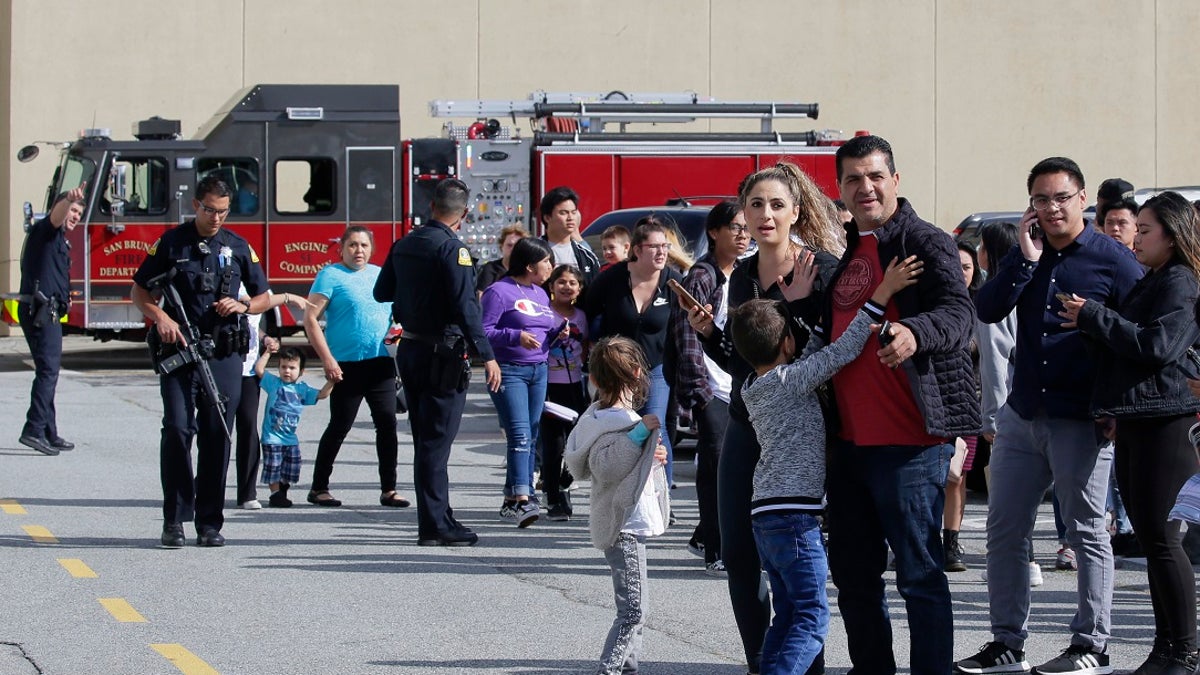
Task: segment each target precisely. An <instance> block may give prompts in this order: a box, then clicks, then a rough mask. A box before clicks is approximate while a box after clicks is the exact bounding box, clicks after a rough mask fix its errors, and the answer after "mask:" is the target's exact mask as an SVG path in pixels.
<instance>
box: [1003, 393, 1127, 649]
mask: <svg viewBox="0 0 1200 675" xmlns="http://www.w3.org/2000/svg"><path fill="white" fill-rule="evenodd" d="M1112 447H1113V446H1112V444H1105V445H1104V446H1100V445H1099V444H1097V442H1096V431H1095V424H1094V423H1093V422H1091V421H1089V420H1072V419H1063V418H1048V417H1045V416H1038V417H1035V418H1033V419H1032V420H1026V419H1022V418H1021V417H1020V416H1019V415H1017V414H1016V413H1015V412H1014V411H1013V410H1012V409H1011V408H1010V407H1008V406H1005V407H1004V408H1002V409H1001V410H1000V412H999V414H997V415H996V442H995V444H994V445H993V446H992V457H991V464H990V466H991V475H992V480H991V487H990V491H989V494H990V498H989V502H988V520H987V574H988V602H989V604H990V606H991V621H992V635H993V636H995V640H996V641H998V642H1002V643H1004V644H1005V645H1007V646H1008V647H1009V648H1011V649H1024V644H1025V640H1026V638H1027V637H1028V636H1029V632H1028V630H1027V627H1028V626H1027V624H1028V620H1029V596H1030V588H1029V560H1030V554H1031V551H1030V550H1029V546H1030V539H1029V536H1030V534H1031V533H1032V532H1033V527H1034V522H1035V520H1036V518H1037V509H1038V505H1039V504H1041V502H1042V497H1043V495H1044V494H1045V491H1046V488H1047V487H1049V486H1050V484H1051V482H1053V484H1054V494H1055V496H1056V497H1058V504H1059V507H1060V510H1061V513H1062V519H1063V522H1064V523H1065V524H1066V527H1067V531H1066V539H1067V543H1068V544H1070V546H1071V547H1072V548H1074V549H1075V554H1076V556H1077V561H1078V564H1079V573H1078V577H1077V583H1078V595H1079V606H1078V608H1077V609H1076V611H1075V616H1074V617H1073V618H1072V619H1071V633H1072V636H1071V644H1075V645H1081V646H1085V647H1089V648H1091V649H1093V650H1097V651H1098V650H1102V649H1104V646H1105V644H1106V643H1107V642H1108V637H1109V614H1110V613H1111V610H1112V594H1113V556H1112V547H1111V545H1110V544H1109V537H1108V531H1107V530H1106V529H1105V526H1104V515H1105V513H1104V507H1105V499H1106V497H1107V495H1108V480H1109V474H1110V473H1111V472H1112V459H1113V450H1112Z"/></svg>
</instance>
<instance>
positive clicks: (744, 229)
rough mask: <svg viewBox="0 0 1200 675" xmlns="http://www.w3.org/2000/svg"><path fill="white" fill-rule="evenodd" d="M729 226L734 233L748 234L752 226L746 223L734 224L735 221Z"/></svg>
mask: <svg viewBox="0 0 1200 675" xmlns="http://www.w3.org/2000/svg"><path fill="white" fill-rule="evenodd" d="M727 227H728V228H729V231H730V232H732V233H734V234H746V233H747V232H749V231H750V228H749V227H748V226H746V225H734V224H733V223H730V224H729V225H728V226H727Z"/></svg>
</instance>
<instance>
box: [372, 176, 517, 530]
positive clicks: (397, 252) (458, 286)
mask: <svg viewBox="0 0 1200 675" xmlns="http://www.w3.org/2000/svg"><path fill="white" fill-rule="evenodd" d="M469 196H470V190H469V189H468V188H467V186H466V185H465V184H464V183H463V182H462V181H460V180H457V179H454V178H448V179H446V180H443V181H442V182H440V183H438V185H437V187H436V188H434V193H433V205H432V207H433V208H432V211H433V219H432V220H431V221H430V222H429V223H428V224H427V225H425V226H423V227H421V228H419V229H417V230H415V231H413V232H411V233H410V234H408V235H407V236H405V237H404V238H403V239H400V240H399V241H397V242H396V243H395V244H393V245H392V250H391V251H390V252H389V253H388V258H387V260H386V261H385V262H384V263H383V268H382V269H381V270H380V272H379V278H378V279H377V280H376V282H375V290H374V295H375V299H376V300H377V301H379V302H391V303H392V318H393V319H395V320H396V321H398V322H399V323H400V325H401V326H403V327H404V333H403V335H402V336H401V339H400V343H399V344H398V345H396V365H397V366H398V370H399V371H400V380H401V381H402V382H403V383H404V396H405V399H406V400H407V401H408V423H409V426H410V427H411V428H412V436H413V445H414V446H415V455H414V457H413V475H414V479H413V482H414V484H415V487H416V491H417V543H418V544H420V545H421V546H472V545H474V544H475V542H476V541H478V540H479V537H478V535H476V534H475V533H474V532H472V531H471V529H470V528H468V527H466V526H464V525H463V524H462V523H459V522H458V521H457V520H455V519H454V510H453V509H451V508H450V478H449V474H448V471H447V464H448V462H449V460H450V446H451V445H452V444H453V443H454V437H455V436H457V435H458V426H459V423H460V422H461V421H462V413H463V406H464V405H465V404H466V399H467V383H468V372H469V370H468V369H469V368H470V363H469V362H468V361H467V360H466V359H467V355H468V353H473V354H476V355H478V356H479V357H480V358H481V359H483V360H484V368H485V370H486V373H487V384H488V388H489V389H491V390H492V391H498V390H499V389H500V366H499V364H497V363H496V357H495V356H493V355H492V347H491V344H490V343H489V342H488V340H487V336H486V335H484V333H483V322H482V316H481V310H480V308H479V302H478V301H477V300H476V299H475V265H474V262H473V261H472V260H471V253H470V251H468V250H467V247H466V246H465V245H463V243H462V241H461V240H459V238H458V234H457V232H458V228H459V226H460V225H461V224H462V219H463V216H465V215H466V214H467V200H468V197H469Z"/></svg>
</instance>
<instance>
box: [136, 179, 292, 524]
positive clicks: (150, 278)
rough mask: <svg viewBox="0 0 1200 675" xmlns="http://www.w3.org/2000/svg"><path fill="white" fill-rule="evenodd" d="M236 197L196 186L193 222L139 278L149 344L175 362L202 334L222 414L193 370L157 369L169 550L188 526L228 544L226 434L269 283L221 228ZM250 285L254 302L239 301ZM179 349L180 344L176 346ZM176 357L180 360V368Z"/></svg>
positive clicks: (250, 254)
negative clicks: (167, 298) (170, 294)
mask: <svg viewBox="0 0 1200 675" xmlns="http://www.w3.org/2000/svg"><path fill="white" fill-rule="evenodd" d="M232 197H233V190H232V188H230V187H229V185H228V184H227V183H225V182H224V181H222V180H220V179H218V178H215V177H209V178H205V179H203V180H201V181H200V183H199V184H198V185H197V186H196V193H195V197H194V198H193V199H192V208H193V209H194V210H195V212H196V215H195V217H194V218H193V219H191V220H189V221H187V222H185V223H183V224H181V225H179V226H178V227H175V228H173V229H171V230H168V231H167V232H166V233H164V234H163V235H162V237H160V238H159V240H158V241H156V242H155V243H154V244H153V245H152V246H151V247H150V250H149V252H148V254H147V256H146V259H145V260H144V261H142V264H141V266H140V267H139V268H138V271H137V273H136V274H134V276H133V281H134V284H133V290H132V292H131V298H132V300H133V304H134V306H136V307H137V308H138V309H139V310H140V311H141V312H142V314H144V315H145V316H146V318H147V319H149V320H150V321H151V323H152V324H153V325H152V326H151V327H150V335H149V336H148V341H149V342H150V344H151V347H152V350H153V351H154V352H155V354H156V356H155V358H156V359H157V360H158V361H159V362H160V363H163V364H167V363H172V362H173V361H172V358H173V357H175V356H177V355H178V353H179V348H178V346H184V345H186V344H187V343H188V342H190V341H191V340H192V336H190V335H188V334H187V332H186V330H185V328H184V327H183V324H184V323H185V322H186V323H188V324H191V326H193V327H194V328H195V329H196V331H198V333H199V334H200V335H201V338H202V339H201V341H200V342H199V343H198V346H199V347H200V352H201V353H202V356H206V357H207V360H208V365H209V368H210V369H211V371H212V376H213V380H214V381H215V383H216V388H217V391H218V392H219V393H220V394H221V396H222V398H223V399H224V405H225V414H224V417H222V416H221V414H220V413H219V412H218V410H217V406H216V405H214V403H213V402H212V401H210V400H208V398H207V395H205V394H204V393H203V391H204V388H203V386H202V383H201V379H200V377H201V375H200V373H199V371H198V368H197V365H196V364H195V363H184V364H182V365H179V366H178V367H175V368H173V369H170V368H169V367H161V366H160V367H159V368H158V370H159V372H160V373H163V371H167V372H165V373H164V374H160V376H159V381H160V389H161V391H162V398H163V430H162V440H161V442H160V447H159V452H160V461H161V463H162V468H161V477H162V489H163V530H162V538H161V542H162V545H163V547H164V548H181V547H182V546H183V545H184V544H185V543H187V539H186V537H185V536H184V532H183V523H184V521H187V520H194V521H195V524H196V534H197V541H196V543H197V544H198V545H200V546H223V545H224V544H225V537H224V536H223V535H222V534H221V527H222V525H223V524H224V521H225V519H224V513H223V508H224V504H225V474H226V470H227V469H228V467H229V428H230V425H231V424H232V423H233V417H234V412H235V411H236V410H237V407H238V401H239V399H240V398H241V391H242V361H243V357H244V356H245V355H246V352H247V351H248V348H249V335H250V333H249V326H248V324H247V322H246V319H245V318H244V317H243V316H242V315H244V314H261V313H262V312H264V311H266V309H267V308H268V306H269V303H270V298H269V296H268V294H267V278H266V275H265V274H263V270H262V267H261V266H260V265H259V264H258V256H257V255H256V254H255V253H254V251H253V249H251V248H250V245H249V244H248V243H246V240H245V239H243V238H241V237H240V236H238V235H237V234H234V233H233V232H230V231H229V230H226V229H224V228H223V227H222V225H223V224H224V222H225V217H226V216H228V215H229V203H230V200H231V199H232ZM242 284H244V285H245V287H246V290H247V292H248V293H249V294H250V296H251V299H250V302H248V303H243V302H242V301H241V300H239V299H238V288H239V286H240V285H242ZM167 285H170V286H171V287H173V288H174V289H175V291H176V292H178V295H179V298H180V300H181V302H182V305H183V310H182V311H183V315H182V316H181V315H180V314H179V310H178V309H176V308H175V307H174V306H173V304H172V303H170V302H166V303H164V304H163V306H161V307H160V306H159V305H158V302H157V298H158V297H161V296H162V295H163V292H164V289H166V286H167ZM177 345H178V346H177ZM178 361H179V359H178V358H175V359H174V362H178ZM193 436H195V437H196V453H197V458H196V472H195V475H194V476H193V474H192V458H191V454H192V437H193Z"/></svg>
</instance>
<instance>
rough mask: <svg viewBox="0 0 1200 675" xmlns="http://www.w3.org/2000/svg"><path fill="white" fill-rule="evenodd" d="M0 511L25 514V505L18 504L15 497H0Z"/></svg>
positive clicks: (10, 513)
mask: <svg viewBox="0 0 1200 675" xmlns="http://www.w3.org/2000/svg"><path fill="white" fill-rule="evenodd" d="M0 511H4V512H5V513H7V514H8V515H10V516H23V515H25V507H24V506H21V505H20V504H18V503H17V500H15V499H0Z"/></svg>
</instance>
